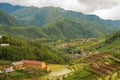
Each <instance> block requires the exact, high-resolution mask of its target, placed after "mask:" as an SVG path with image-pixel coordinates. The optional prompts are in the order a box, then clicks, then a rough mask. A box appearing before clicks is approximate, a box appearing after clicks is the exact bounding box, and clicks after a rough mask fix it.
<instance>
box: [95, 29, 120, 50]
mask: <svg viewBox="0 0 120 80" xmlns="http://www.w3.org/2000/svg"><path fill="white" fill-rule="evenodd" d="M119 49H120V31H118V32H115V33H113V34H110V35H106V40H105V41H104V42H102V43H101V44H99V45H97V46H96V50H99V51H102V52H106V51H115V50H119Z"/></svg>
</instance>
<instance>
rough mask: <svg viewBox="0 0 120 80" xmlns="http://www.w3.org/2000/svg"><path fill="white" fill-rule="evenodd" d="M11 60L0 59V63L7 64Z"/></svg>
mask: <svg viewBox="0 0 120 80" xmlns="http://www.w3.org/2000/svg"><path fill="white" fill-rule="evenodd" d="M10 63H11V62H10V61H7V60H0V65H9V64H10Z"/></svg>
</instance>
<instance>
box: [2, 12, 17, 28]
mask: <svg viewBox="0 0 120 80" xmlns="http://www.w3.org/2000/svg"><path fill="white" fill-rule="evenodd" d="M0 24H2V25H11V26H16V25H18V22H17V21H16V19H15V18H13V17H11V16H9V15H8V14H6V13H4V12H3V11H2V10H0Z"/></svg>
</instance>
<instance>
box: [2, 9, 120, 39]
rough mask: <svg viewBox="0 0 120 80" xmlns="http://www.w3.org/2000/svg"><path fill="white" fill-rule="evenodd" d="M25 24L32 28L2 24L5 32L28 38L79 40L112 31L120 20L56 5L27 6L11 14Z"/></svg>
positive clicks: (117, 27) (116, 27) (117, 26)
mask: <svg viewBox="0 0 120 80" xmlns="http://www.w3.org/2000/svg"><path fill="white" fill-rule="evenodd" d="M10 14H11V15H12V16H14V17H15V18H16V19H17V20H19V22H20V23H21V24H22V25H24V26H35V27H32V28H29V27H26V28H24V29H23V28H20V27H18V28H15V27H14V28H9V29H8V30H6V28H5V27H3V26H2V27H1V30H2V33H8V34H12V35H16V34H17V35H18V37H22V38H26V39H38V38H46V39H77V38H90V37H96V36H101V35H106V34H109V33H111V32H113V31H116V30H118V29H120V26H119V24H120V21H111V20H103V19H100V18H99V17H98V16H95V15H84V14H82V13H80V12H74V11H66V10H64V9H61V8H57V7H44V8H36V7H24V8H22V9H18V10H15V11H13V12H12V13H10ZM13 23H14V22H13Z"/></svg>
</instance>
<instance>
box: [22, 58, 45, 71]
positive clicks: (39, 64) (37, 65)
mask: <svg viewBox="0 0 120 80" xmlns="http://www.w3.org/2000/svg"><path fill="white" fill-rule="evenodd" d="M22 62H23V63H24V66H25V67H33V68H41V69H44V68H46V63H45V62H41V61H33V60H22Z"/></svg>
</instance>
